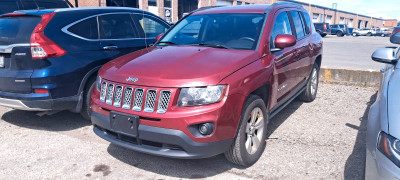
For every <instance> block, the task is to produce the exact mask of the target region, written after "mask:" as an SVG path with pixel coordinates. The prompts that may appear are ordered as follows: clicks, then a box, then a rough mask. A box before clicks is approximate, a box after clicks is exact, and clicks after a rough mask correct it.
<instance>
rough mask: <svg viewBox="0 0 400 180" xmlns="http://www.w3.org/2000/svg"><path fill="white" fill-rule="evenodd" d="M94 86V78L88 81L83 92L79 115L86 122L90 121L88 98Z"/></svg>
mask: <svg viewBox="0 0 400 180" xmlns="http://www.w3.org/2000/svg"><path fill="white" fill-rule="evenodd" d="M95 85H96V79H95V78H92V79H89V80H88V82H87V84H86V86H85V89H84V92H83V107H82V112H81V114H82V116H83V117H84V118H85V119H88V120H90V116H91V114H92V109H91V105H90V97H91V94H92V91H93V89H94V87H95Z"/></svg>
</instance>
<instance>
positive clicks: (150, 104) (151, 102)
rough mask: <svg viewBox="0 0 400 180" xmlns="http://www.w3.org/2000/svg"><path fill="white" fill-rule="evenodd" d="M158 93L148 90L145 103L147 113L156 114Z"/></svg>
mask: <svg viewBox="0 0 400 180" xmlns="http://www.w3.org/2000/svg"><path fill="white" fill-rule="evenodd" d="M156 99H157V91H156V90H154V89H149V90H147V93H146V102H145V103H144V111H145V112H149V113H151V112H154V107H155V106H156Z"/></svg>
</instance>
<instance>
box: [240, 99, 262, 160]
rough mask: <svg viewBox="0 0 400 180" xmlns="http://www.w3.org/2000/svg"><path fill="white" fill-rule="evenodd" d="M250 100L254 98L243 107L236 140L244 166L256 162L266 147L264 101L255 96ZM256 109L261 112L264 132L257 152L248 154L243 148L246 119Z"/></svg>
mask: <svg viewBox="0 0 400 180" xmlns="http://www.w3.org/2000/svg"><path fill="white" fill-rule="evenodd" d="M254 96H255V95H254ZM252 98H254V100H253V101H251V102H250V104H248V105H247V107H245V111H244V114H243V116H242V118H241V125H240V129H239V132H238V138H239V141H240V143H239V144H240V153H241V157H242V158H243V162H244V163H245V165H246V166H250V165H252V164H254V163H255V162H257V160H258V159H259V158H260V157H261V155H262V153H263V152H264V150H265V146H266V142H265V139H266V135H267V127H268V113H267V110H266V107H265V104H264V101H263V100H262V99H261V98H260V97H258V96H255V97H252ZM256 107H259V108H260V109H261V110H262V113H263V116H264V132H263V136H262V140H261V142H260V147H259V148H258V150H257V152H255V153H254V154H249V153H248V152H247V150H246V147H245V143H246V126H247V117H249V116H250V114H251V111H252V110H253V109H254V108H256Z"/></svg>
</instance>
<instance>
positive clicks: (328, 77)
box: [319, 67, 382, 86]
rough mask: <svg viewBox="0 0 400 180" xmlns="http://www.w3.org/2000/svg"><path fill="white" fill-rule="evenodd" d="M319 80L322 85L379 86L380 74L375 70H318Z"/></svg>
mask: <svg viewBox="0 0 400 180" xmlns="http://www.w3.org/2000/svg"><path fill="white" fill-rule="evenodd" d="M319 80H320V81H322V82H324V83H333V84H346V85H357V86H379V85H380V82H381V80H382V73H381V72H380V71H377V70H356V69H334V68H324V67H322V68H321V69H320V73H319Z"/></svg>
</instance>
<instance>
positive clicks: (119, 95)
mask: <svg viewBox="0 0 400 180" xmlns="http://www.w3.org/2000/svg"><path fill="white" fill-rule="evenodd" d="M123 89H124V88H123V87H122V86H120V85H118V86H116V87H115V97H114V106H115V107H121V99H122V90H123Z"/></svg>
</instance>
